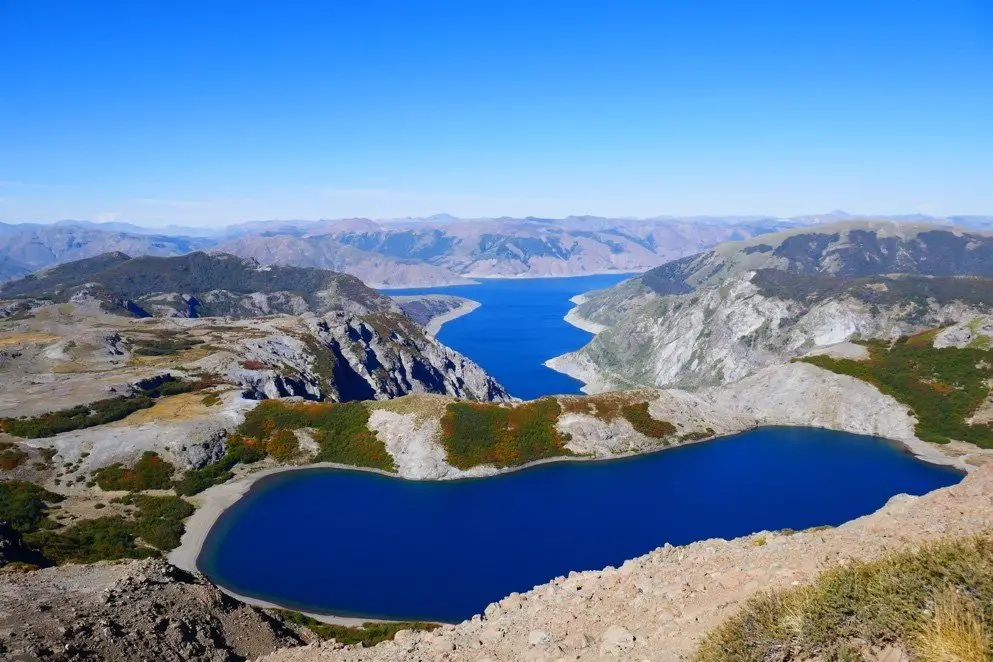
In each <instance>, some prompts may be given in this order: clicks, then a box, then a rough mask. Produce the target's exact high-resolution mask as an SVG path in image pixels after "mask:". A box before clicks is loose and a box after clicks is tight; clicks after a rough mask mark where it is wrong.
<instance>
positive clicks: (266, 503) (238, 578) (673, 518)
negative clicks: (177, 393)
mask: <svg viewBox="0 0 993 662" xmlns="http://www.w3.org/2000/svg"><path fill="white" fill-rule="evenodd" d="M960 479H961V474H959V473H957V472H955V471H953V470H950V469H947V468H944V467H939V466H936V465H931V464H926V463H924V462H920V461H918V460H916V459H914V458H913V457H912V456H911V455H909V454H907V453H906V452H904V451H902V450H901V449H900V448H898V447H896V446H895V445H893V444H891V443H889V442H886V441H884V440H881V439H878V438H874V437H865V436H859V435H852V434H846V433H840V432H831V431H827V430H817V429H809V428H764V429H759V430H754V431H751V432H747V433H744V434H740V435H735V436H733V437H727V438H724V439H719V440H715V441H711V442H706V443H700V444H694V445H689V446H685V447H681V448H675V449H671V450H666V451H662V452H660V453H655V454H652V455H644V456H640V457H635V458H630V459H623V460H613V461H605V462H575V463H556V464H548V465H542V466H537V467H533V468H530V469H526V470H524V471H519V472H515V473H510V474H505V475H502V476H496V477H492V478H483V479H475V480H461V481H448V482H415V481H406V480H402V479H398V478H390V477H385V476H379V475H376V474H371V473H364V472H358V471H341V470H327V469H309V470H300V471H292V472H287V473H282V474H277V475H274V476H271V477H268V478H264V479H262V480H261V481H259V482H258V483H257V484H256V485H255V486H254V487H253V488H252V489H251V490H250V491H249V493H248V494H247V495H246V496H245V497H244V498H243V499H241V500H240V501H238V502H237V503H236V504H235V505H234V506H232V507H231V508H230V509H229V510H227V511H226V512H225V513H224V514H223V515H222V516H221V518H220V519H219V520H218V523H217V524H216V525H215V527H214V528H213V530H212V531H211V532H210V534H209V536H208V538H207V541H206V543H205V545H204V547H203V551H202V553H201V555H200V558H199V560H198V566H199V567H200V569H201V570H202V571H203V572H204V573H206V574H207V576H208V577H210V579H211V580H212V581H214V582H215V583H217V584H220V585H221V586H224V587H227V588H229V589H230V590H233V591H235V592H237V593H241V594H243V595H248V596H253V597H256V598H261V599H265V600H269V601H271V602H275V603H277V604H280V605H284V606H287V607H290V608H294V609H299V610H304V611H311V612H324V613H334V614H339V615H355V616H366V617H382V618H402V619H426V620H437V621H459V620H462V619H465V618H468V617H470V616H472V615H473V614H476V613H479V612H480V611H481V610H482V609H484V608H485V607H486V605H487V604H489V603H490V602H493V601H495V600H499V599H500V598H502V597H504V596H506V595H508V594H509V593H511V592H514V591H525V590H528V589H530V588H532V587H533V586H535V585H536V584H540V583H543V582H546V581H548V580H550V579H552V578H554V577H556V576H558V575H564V574H567V573H568V572H569V571H570V570H589V569H599V568H603V567H604V566H607V565H615V566H617V565H620V564H621V563H622V562H623V561H624V560H625V559H629V558H633V557H635V556H639V555H641V554H644V553H646V552H648V551H650V550H652V549H655V548H656V547H659V546H661V545H663V544H664V543H667V542H668V543H672V544H674V545H679V544H685V543H688V542H692V541H695V540H703V539H706V538H711V537H723V538H730V537H734V536H739V535H744V534H748V533H753V532H756V531H760V530H764V529H768V530H778V529H783V528H792V529H804V528H807V527H811V526H817V525H823V524H831V525H837V524H841V523H842V522H845V521H847V520H851V519H854V518H856V517H859V516H861V515H865V514H867V513H870V512H872V511H874V510H876V509H878V508H879V507H880V506H882V505H883V504H884V503H886V501H887V500H888V499H889V498H890V497H892V496H893V495H895V494H899V493H901V492H906V493H909V494H923V493H925V492H928V491H930V490H933V489H936V488H939V487H943V486H947V485H951V484H953V483H956V482H958V481H959V480H960Z"/></svg>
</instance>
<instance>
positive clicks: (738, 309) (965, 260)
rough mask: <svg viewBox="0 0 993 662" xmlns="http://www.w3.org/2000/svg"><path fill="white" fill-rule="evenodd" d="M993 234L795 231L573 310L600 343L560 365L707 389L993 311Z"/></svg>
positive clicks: (859, 225)
mask: <svg viewBox="0 0 993 662" xmlns="http://www.w3.org/2000/svg"><path fill="white" fill-rule="evenodd" d="M991 276H993V237H989V236H986V235H979V234H969V233H964V232H960V231H954V230H950V229H947V228H938V227H932V226H908V225H903V224H892V223H879V222H851V223H846V224H843V225H838V226H833V227H825V228H817V229H816V231H814V230H793V231H789V232H785V233H779V234H773V235H766V236H763V237H761V238H756V239H752V240H749V241H746V242H736V243H730V244H725V245H722V246H720V247H718V248H717V249H715V250H713V251H709V252H706V253H702V254H700V255H697V256H692V257H688V258H683V259H681V260H676V261H674V262H670V263H668V264H666V265H663V266H662V267H659V268H657V269H653V270H651V271H648V272H646V273H645V274H643V275H642V276H640V277H638V278H635V279H632V280H629V281H626V282H624V283H621V284H619V285H617V286H615V287H613V288H610V289H607V290H603V291H601V292H598V293H594V294H593V295H591V296H588V297H586V299H585V300H584V302H583V303H582V304H581V305H580V306H579V307H578V308H577V309H576V310H575V311H574V313H573V315H574V316H575V317H576V318H579V319H582V320H585V321H587V322H588V323H594V324H596V325H598V328H599V329H602V330H603V331H602V333H600V334H598V335H597V336H596V338H595V339H594V340H593V341H591V342H590V343H589V344H588V345H587V346H586V347H584V348H582V349H581V350H579V351H578V352H575V353H573V354H569V355H565V356H562V357H558V358H556V359H553V360H552V361H551V362H549V365H550V366H552V367H554V368H556V369H558V370H561V371H563V372H566V373H568V374H570V375H572V376H574V377H577V378H578V379H581V380H583V381H584V382H586V383H587V384H588V388H589V389H590V390H594V391H600V390H604V389H607V388H612V387H631V386H659V387H668V386H677V387H681V388H700V387H705V386H712V385H716V384H725V383H729V382H732V381H735V380H738V379H741V378H742V377H744V376H746V375H749V374H752V373H754V372H755V371H756V370H759V369H761V368H763V367H765V366H768V365H772V364H775V363H779V362H782V361H783V360H786V359H789V358H793V357H797V356H800V355H802V354H804V353H807V352H810V351H811V350H814V349H816V348H818V347H826V346H828V345H833V344H836V343H839V342H843V341H846V340H849V339H851V338H897V337H899V336H901V335H907V334H911V333H914V332H917V331H920V330H922V329H926V328H930V327H934V326H938V325H941V324H946V323H953V322H956V321H959V320H962V319H964V318H967V317H970V316H972V317H975V316H977V315H980V314H983V313H985V312H988V311H989V310H990V309H991V307H993V295H991V294H990V292H993V280H990V277H991Z"/></svg>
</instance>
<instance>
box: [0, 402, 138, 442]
mask: <svg viewBox="0 0 993 662" xmlns="http://www.w3.org/2000/svg"><path fill="white" fill-rule="evenodd" d="M154 404H155V401H154V400H152V399H151V398H149V397H146V396H123V395H122V396H118V397H115V398H107V399H106V400H98V401H96V402H92V403H90V404H88V405H78V406H76V407H71V408H69V409H61V410H59V411H53V412H49V413H47V414H41V415H40V416H34V417H32V418H5V419H3V420H0V429H2V430H3V431H4V432H7V433H9V434H12V435H14V436H15V437H26V438H28V439H37V438H40V437H54V436H55V435H57V434H60V433H62V432H70V431H72V430H79V429H82V428H90V427H93V426H95V425H103V424H104V423H110V422H113V421H119V420H121V419H122V418H125V417H126V416H129V415H131V414H133V413H134V412H136V411H138V410H139V409H147V408H148V407H151V406H152V405H154Z"/></svg>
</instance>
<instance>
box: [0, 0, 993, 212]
mask: <svg viewBox="0 0 993 662" xmlns="http://www.w3.org/2000/svg"><path fill="white" fill-rule="evenodd" d="M0 62H2V65H0V182H2V183H0V220H5V221H8V222H11V221H23V220H40V221H50V220H56V219H61V218H90V219H112V218H116V219H120V220H131V221H137V222H144V223H149V224H163V223H169V222H177V223H193V224H201V225H205V224H213V223H230V222H236V221H241V220H247V219H261V218H321V217H323V218H331V217H346V216H370V217H395V216H406V215H424V214H430V213H433V212H442V211H445V212H450V213H453V214H459V215H469V216H475V215H500V214H508V215H527V214H534V215H555V216H561V215H567V214H572V213H574V214H583V213H590V214H602V215H632V216H649V215H657V214H730V213H742V214H745V213H769V214H779V215H792V214H800V213H813V212H821V211H828V210H830V209H835V208H843V209H846V210H848V211H851V212H863V213H887V212H894V213H895V212H917V211H920V212H926V213H934V214H949V213H987V214H989V213H993V2H991V1H990V0H974V1H972V2H969V1H961V2H960V1H956V0H940V1H939V0H935V1H931V2H928V1H915V0H899V1H888V0H851V1H849V0H831V1H817V0H783V1H782V2H737V1H736V2H707V1H701V2H690V1H685V2H663V1H656V2H625V1H623V0H602V1H599V2H587V1H584V0H563V1H561V2H550V1H549V2H541V1H540V0H532V1H529V2H524V1H516V0H490V1H483V0H479V1H476V0H457V1H456V0H453V1H451V2H424V1H417V0H406V1H402V2H377V1H375V0H348V1H344V0H338V1H334V0H327V1H326V2H317V1H314V2H294V1H291V0H282V1H278V2H277V1H276V0H272V1H270V2H251V1H249V0H244V1H239V2H234V1H226V0H197V1H190V2H187V1H184V0H162V1H153V0H126V1H124V0H122V1H120V2H107V1H102V0H88V1H86V2H81V1H78V0H63V1H59V2H55V1H51V0H4V1H3V2H0Z"/></svg>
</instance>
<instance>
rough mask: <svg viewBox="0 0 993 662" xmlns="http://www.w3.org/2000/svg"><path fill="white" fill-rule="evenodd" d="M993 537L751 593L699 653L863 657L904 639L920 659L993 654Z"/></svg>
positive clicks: (710, 656) (758, 658) (730, 659)
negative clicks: (809, 583)
mask: <svg viewBox="0 0 993 662" xmlns="http://www.w3.org/2000/svg"><path fill="white" fill-rule="evenodd" d="M991 636H993V537H991V536H990V535H988V534H987V535H985V536H979V537H976V538H969V539H964V540H949V541H942V542H939V543H936V544H930V545H927V546H924V547H922V548H921V549H920V550H916V551H911V552H905V553H901V554H895V555H892V556H889V557H887V558H884V559H882V560H879V561H874V562H871V563H856V564H852V565H848V566H843V567H841V568H838V569H836V570H832V571H828V572H826V573H824V574H823V575H822V576H821V577H820V578H819V579H818V580H817V581H816V582H815V583H814V584H813V585H812V586H800V587H797V588H793V589H788V590H782V591H777V592H773V593H766V594H763V595H760V596H757V597H755V598H752V599H751V600H749V601H748V602H747V603H746V604H745V605H744V607H743V608H742V609H741V610H740V611H739V612H738V613H737V614H736V615H734V616H732V617H731V618H730V619H729V620H728V621H727V622H725V623H724V624H723V625H721V626H719V627H718V628H717V629H715V630H714V631H712V632H710V633H709V634H708V635H707V637H706V638H705V639H704V641H703V642H702V644H701V646H700V649H699V652H698V654H697V661H698V662H765V661H767V660H783V661H786V660H810V659H818V660H824V661H828V660H839V661H841V660H845V661H848V660H851V661H855V660H862V659H864V658H863V655H862V653H863V652H864V651H865V650H866V648H870V649H871V648H877V649H878V648H881V647H884V646H893V645H895V646H897V647H899V648H902V649H904V650H906V651H909V652H912V653H913V655H914V659H915V660H918V661H920V662H952V661H957V662H983V661H988V660H990V659H993V639H991Z"/></svg>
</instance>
